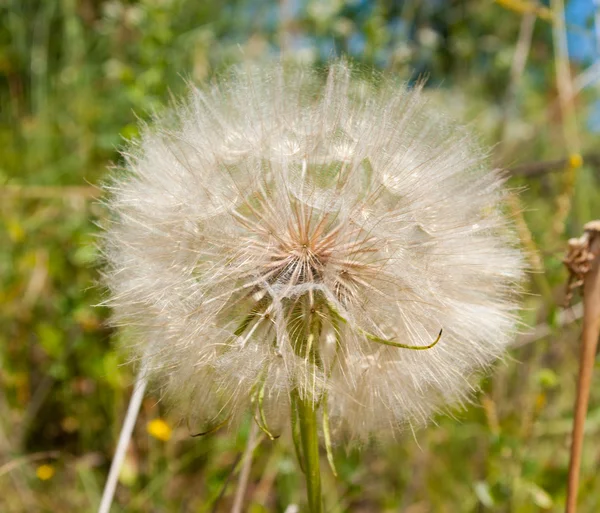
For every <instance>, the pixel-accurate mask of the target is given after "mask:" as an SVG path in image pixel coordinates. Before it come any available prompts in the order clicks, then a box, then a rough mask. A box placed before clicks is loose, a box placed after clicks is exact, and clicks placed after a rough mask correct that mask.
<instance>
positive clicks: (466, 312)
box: [104, 63, 523, 438]
mask: <svg viewBox="0 0 600 513" xmlns="http://www.w3.org/2000/svg"><path fill="white" fill-rule="evenodd" d="M125 160H126V165H125V166H124V169H123V170H122V171H121V172H119V173H116V174H115V176H114V179H113V182H112V183H111V185H110V186H109V189H110V193H111V194H110V199H109V200H108V205H109V208H110V209H111V211H112V212H113V213H114V220H113V221H112V222H111V225H110V227H109V228H108V231H107V233H106V237H105V241H106V242H105V245H104V250H105V254H106V257H107V262H108V268H107V272H106V280H107V283H108V285H109V288H110V291H111V298H110V301H109V303H110V304H111V305H112V306H113V310H114V320H115V323H116V324H117V325H120V326H122V327H123V330H124V331H125V332H127V334H128V335H127V336H126V337H124V338H125V339H126V340H129V341H131V344H130V345H131V348H132V351H133V354H134V355H137V356H138V357H140V358H144V359H145V360H146V362H147V363H146V368H147V369H148V372H149V374H150V375H151V376H153V377H155V378H156V380H157V382H158V383H160V384H161V385H162V386H163V387H164V389H165V391H166V392H167V394H168V395H169V396H170V397H171V398H172V399H173V400H174V401H175V402H177V403H178V404H179V405H180V407H181V408H182V411H183V412H184V414H185V415H187V416H191V417H194V418H198V419H202V421H203V422H205V423H206V424H210V423H211V422H212V423H218V422H220V421H223V419H228V418H231V419H235V418H239V417H240V416H241V415H243V414H244V413H245V412H247V411H249V410H254V411H256V408H257V404H259V405H260V406H259V407H260V414H261V415H264V416H265V417H266V418H268V420H269V423H271V422H272V423H273V424H274V425H277V424H280V423H282V422H284V421H285V419H286V412H288V411H289V397H290V393H291V391H293V390H295V391H297V392H298V393H300V395H302V396H309V397H312V398H313V399H314V401H315V403H318V404H322V403H323V402H324V401H326V407H327V408H328V410H329V417H330V423H331V427H332V430H334V431H339V432H342V433H346V434H348V435H349V436H352V437H356V438H366V437H368V436H370V435H382V434H384V433H388V432H394V431H395V430H397V429H398V428H401V427H402V426H403V425H405V424H406V423H413V424H418V423H422V422H426V421H427V420H428V419H429V418H430V417H431V415H432V414H434V413H436V412H437V411H439V410H440V409H443V408H444V406H445V405H446V404H451V403H456V402H457V401H461V400H464V399H465V398H467V397H468V395H469V393H470V391H471V386H472V380H471V379H470V378H471V377H472V376H473V375H474V374H476V373H477V372H478V371H479V370H481V369H482V368H485V367H486V366H487V365H488V364H489V363H490V362H492V361H493V360H494V359H496V358H497V357H498V356H499V355H501V354H502V352H503V350H504V349H505V348H506V346H507V345H508V344H509V343H510V341H511V339H512V336H513V334H514V331H515V323H516V318H515V312H516V309H517V303H516V296H515V290H516V288H517V284H518V283H519V281H520V279H521V275H522V267H523V263H522V258H521V254H520V252H519V250H518V249H516V247H515V243H514V240H513V235H512V232H511V230H510V225H509V223H508V222H507V220H506V218H505V217H504V215H503V213H502V206H501V205H502V199H503V197H504V194H505V193H504V190H503V180H502V178H501V176H500V174H499V173H498V172H496V171H493V170H490V169H489V167H488V164H487V161H486V155H485V152H483V151H482V150H481V149H480V148H479V147H478V145H477V144H476V142H475V141H474V140H473V138H472V137H471V136H470V135H469V134H468V133H467V132H466V131H465V130H464V129H462V128H460V127H457V126H454V125H453V124H452V123H450V122H448V121H447V120H445V119H444V118H443V116H442V115H440V114H439V113H438V112H437V111H436V110H434V109H432V108H430V107H429V106H428V104H427V100H426V97H425V94H424V93H423V91H422V88H421V87H416V88H413V89H408V88H407V87H406V86H402V85H400V84H398V83H397V82H396V81H394V80H392V79H391V78H386V77H372V80H367V79H365V78H360V77H358V76H357V75H356V74H355V73H354V71H353V70H352V69H351V68H350V67H349V66H348V65H346V64H345V63H334V64H332V65H331V68H330V70H329V72H328V74H327V76H326V77H325V79H323V78H322V77H321V75H320V74H319V73H315V72H312V71H309V70H307V69H302V68H299V69H289V70H288V69H285V68H284V67H282V66H272V67H268V68H266V69H265V68H262V69H260V68H246V69H237V70H236V71H234V72H232V73H231V75H230V76H228V77H226V78H223V79H222V80H221V81H219V82H217V83H216V84H214V85H212V86H209V87H206V88H203V89H195V88H194V89H193V90H192V91H191V92H190V95H189V98H188V99H187V100H186V101H185V102H183V103H182V104H181V105H179V106H178V107H176V108H175V109H174V111H173V112H172V113H171V114H170V116H169V117H168V118H165V119H159V120H157V121H156V122H155V124H154V125H152V126H150V127H147V128H145V130H144V131H143V135H142V137H141V139H140V140H139V141H138V142H137V143H134V144H133V145H132V146H131V147H130V148H129V150H128V151H127V152H126V153H125ZM440 330H443V335H442V338H441V339H440V341H439V343H437V344H435V345H434V346H433V347H431V348H430V349H427V350H414V349H405V348H399V347H395V346H397V345H398V344H403V345H405V346H418V347H423V346H428V345H431V343H432V341H434V340H436V337H437V336H438V333H439V332H440ZM198 421H200V420H198Z"/></svg>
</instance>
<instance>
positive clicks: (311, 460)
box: [295, 395, 322, 513]
mask: <svg viewBox="0 0 600 513" xmlns="http://www.w3.org/2000/svg"><path fill="white" fill-rule="evenodd" d="M295 401H296V409H297V412H298V425H299V431H300V440H301V444H302V455H300V454H299V455H298V457H299V458H300V457H301V458H302V459H303V467H304V474H305V476H306V492H307V495H308V509H309V511H310V513H321V511H322V508H321V469H320V466H319V433H318V423H317V405H316V404H314V403H313V401H312V400H311V399H310V398H304V399H303V398H301V397H299V396H298V395H296V398H295Z"/></svg>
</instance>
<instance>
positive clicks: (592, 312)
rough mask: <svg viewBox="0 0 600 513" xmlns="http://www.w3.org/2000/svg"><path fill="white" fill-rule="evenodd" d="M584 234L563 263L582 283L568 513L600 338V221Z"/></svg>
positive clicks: (574, 505)
mask: <svg viewBox="0 0 600 513" xmlns="http://www.w3.org/2000/svg"><path fill="white" fill-rule="evenodd" d="M585 230H586V232H585V234H584V236H583V237H582V238H581V239H574V240H571V241H570V252H569V256H568V257H567V259H566V262H565V263H566V264H567V266H569V269H570V270H571V272H572V273H573V274H574V275H575V276H576V277H577V278H582V279H583V296H584V297H583V312H584V313H583V333H582V338H581V353H580V368H579V378H578V383H577V399H576V402H575V414H574V418H573V432H572V441H571V459H570V463H569V481H568V487H567V506H566V512H567V513H575V512H576V511H577V489H578V487H579V471H580V466H581V453H582V448H583V436H584V426H585V418H586V415H587V409H588V402H589V397H590V387H591V382H592V372H593V369H594V360H595V356H596V349H597V347H598V336H599V335H600V221H594V222H592V223H588V224H587V225H586V226H585ZM578 265H579V266H580V267H579V268H578V267H577V266H578ZM578 269H579V270H578Z"/></svg>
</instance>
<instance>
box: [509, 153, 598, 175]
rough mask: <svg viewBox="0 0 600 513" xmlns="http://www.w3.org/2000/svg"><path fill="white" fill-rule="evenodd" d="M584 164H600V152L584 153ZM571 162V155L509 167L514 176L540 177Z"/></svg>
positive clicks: (559, 169) (563, 167) (560, 169)
mask: <svg viewBox="0 0 600 513" xmlns="http://www.w3.org/2000/svg"><path fill="white" fill-rule="evenodd" d="M582 161H583V164H591V165H593V166H600V154H599V153H590V154H587V155H583V157H582ZM570 162H571V158H570V157H566V158H563V159H556V160H548V161H545V162H530V163H528V164H521V165H519V166H515V167H512V168H510V169H508V170H507V171H508V173H509V174H510V175H512V176H526V177H531V178H532V177H538V176H541V175H545V174H546V173H549V172H552V171H563V170H564V169H565V168H566V167H568V166H569V164H570Z"/></svg>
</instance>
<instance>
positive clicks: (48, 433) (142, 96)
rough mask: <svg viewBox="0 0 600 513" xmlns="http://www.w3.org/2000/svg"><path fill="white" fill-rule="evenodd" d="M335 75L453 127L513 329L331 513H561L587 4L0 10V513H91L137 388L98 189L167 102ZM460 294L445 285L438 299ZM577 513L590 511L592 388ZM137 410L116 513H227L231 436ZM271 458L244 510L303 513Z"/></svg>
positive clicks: (290, 471)
mask: <svg viewBox="0 0 600 513" xmlns="http://www.w3.org/2000/svg"><path fill="white" fill-rule="evenodd" d="M282 52H283V54H284V56H285V58H286V59H291V60H300V61H303V62H306V63H314V64H323V63H325V62H326V61H327V60H328V59H329V58H331V57H333V56H335V55H342V54H345V55H348V56H350V57H351V59H353V60H355V61H357V62H359V63H362V64H363V65H364V66H366V67H371V66H372V67H376V68H380V69H385V70H389V71H391V72H393V73H395V74H397V75H398V76H400V77H402V78H404V79H406V80H408V81H414V80H416V79H418V77H420V76H426V77H428V82H427V89H428V92H429V94H430V95H431V97H432V101H433V102H437V103H438V104H439V105H440V108H445V109H447V110H449V111H451V113H452V115H454V116H455V117H457V118H459V119H461V120H463V121H464V122H465V123H469V124H470V125H471V126H472V128H473V130H475V131H477V132H478V133H479V134H480V135H481V137H482V139H483V140H484V141H485V142H486V143H488V144H489V145H490V148H491V154H490V158H491V159H492V161H493V162H494V163H495V165H497V166H501V167H504V168H507V169H509V170H510V173H511V178H510V180H509V184H510V186H511V187H512V188H513V189H515V190H518V191H520V195H519V197H516V196H515V197H513V198H512V199H511V200H510V201H509V202H508V203H509V204H508V206H507V208H508V209H509V211H510V214H511V216H513V218H514V219H515V223H516V226H517V229H518V232H519V236H520V238H521V240H522V243H523V246H524V248H525V249H526V251H527V254H528V261H529V264H530V267H531V268H532V270H533V272H532V273H531V275H530V280H529V283H528V284H527V285H526V286H527V290H528V294H526V295H525V299H524V303H525V305H524V309H523V314H522V315H523V321H524V323H525V325H526V326H528V327H530V328H529V329H524V334H523V335H522V336H520V337H519V339H518V340H517V341H516V343H515V347H514V348H513V349H512V350H511V352H510V354H509V356H508V358H507V359H506V360H505V361H504V362H502V363H499V364H498V365H497V366H496V367H495V368H494V370H493V373H492V375H491V376H490V377H489V378H488V379H487V380H485V381H484V382H483V384H482V390H481V391H480V392H478V393H477V394H476V395H475V396H474V401H473V404H472V405H471V406H469V407H468V408H467V409H465V410H459V411H457V412H456V414H455V418H439V419H437V423H436V424H433V425H431V426H430V427H429V428H427V429H425V430H421V431H419V432H416V433H411V432H407V433H405V434H402V435H400V436H398V439H397V442H396V443H395V444H391V445H385V446H382V445H377V444H372V445H370V446H368V447H364V448H362V450H360V451H359V450H357V449H351V450H345V449H343V448H339V449H337V450H336V453H335V456H336V461H337V466H338V470H339V473H340V476H339V478H338V479H335V478H334V477H333V476H332V475H331V473H330V471H329V470H328V468H327V465H326V463H325V461H324V465H323V468H324V487H325V501H326V504H327V512H328V513H329V512H331V513H334V512H346V511H350V512H365V513H366V512H394V511H403V512H406V513H427V512H449V513H450V512H451V513H462V512H488V511H489V512H515V513H529V512H539V511H557V512H558V511H562V510H563V507H564V500H565V492H566V485H565V483H566V476H567V465H568V447H569V433H570V426H571V421H572V405H573V402H574V397H575V383H576V373H577V355H578V336H579V331H580V323H579V321H578V320H577V316H578V313H579V309H578V306H577V303H578V302H579V301H580V298H579V297H578V295H577V294H575V296H574V298H573V300H572V303H573V305H574V307H573V308H571V309H568V310H563V309H562V303H563V300H564V296H565V284H566V280H567V274H566V271H565V270H564V269H563V265H562V263H561V258H562V256H563V254H564V251H565V248H566V241H567V240H568V238H569V237H573V236H578V235H579V234H580V233H581V230H582V226H583V224H584V223H585V222H587V221H589V220H592V219H595V218H598V217H600V188H599V184H598V182H599V178H600V3H599V2H598V1H597V0H565V3H564V4H563V0H553V1H552V2H551V3H548V2H536V1H535V0H497V1H492V0H447V1H444V0H405V1H399V0H398V1H394V0H377V1H367V0H351V1H347V2H343V1H341V0H331V1H325V0H282V1H280V2H276V1H266V0H202V1H199V0H139V1H135V0H128V1H126V0H0V109H1V113H0V116H1V117H0V122H1V124H0V216H1V218H0V511H2V512H7V513H8V512H15V513H17V512H18V513H21V512H46V511H48V512H63V511H64V512H70V511H76V512H88V511H89V512H93V511H95V510H96V508H97V507H98V504H99V500H100V494H101V492H102V487H103V485H104V481H105V479H106V475H107V472H108V468H109V464H110V458H111V456H112V454H113V452H114V449H115V445H116V440H117V437H118V433H119V429H120V426H121V422H122V420H123V417H124V413H125V409H126V407H127V402H128V399H129V396H130V394H131V390H132V384H133V381H134V370H133V369H132V368H131V367H130V366H129V365H127V364H126V359H125V357H124V356H123V355H121V354H120V353H119V351H118V350H117V344H116V343H115V340H114V336H113V333H112V332H111V329H110V328H109V327H108V325H107V318H108V314H109V312H108V311H107V310H106V309H105V308H102V307H97V306H94V305H97V304H98V303H100V302H101V301H102V298H103V293H104V292H103V290H102V288H101V287H100V286H98V284H97V283H98V279H99V259H98V252H97V250H96V248H95V245H96V242H97V237H98V234H99V232H100V230H99V228H98V227H97V224H98V222H101V220H102V219H103V217H104V216H105V215H106V212H105V211H104V209H103V206H102V205H101V203H99V201H98V200H99V197H100V195H101V192H100V190H99V188H98V184H100V183H102V180H103V179H104V178H105V176H106V173H107V166H110V165H112V164H115V163H118V162H119V154H118V149H119V148H120V147H122V146H123V145H124V143H125V141H126V140H127V139H130V138H133V137H135V136H136V135H137V133H138V129H137V126H138V121H139V120H140V119H142V120H146V119H149V118H151V116H152V114H153V113H156V112H160V111H161V110H162V109H164V108H165V106H167V105H168V103H169V101H170V100H169V99H170V97H171V95H174V96H177V95H179V94H180V93H182V92H183V91H184V90H185V87H186V85H185V81H186V80H191V81H195V82H201V81H205V80H210V78H211V77H212V76H214V75H215V73H219V72H220V71H222V70H224V69H225V68H226V67H228V66H230V65H232V64H235V63H236V62H241V61H244V60H261V59H273V58H277V57H278V56H279V55H280V54H281V53H282ZM457 286H460V284H457ZM597 370H598V372H597V375H596V384H595V385H594V389H593V391H592V400H591V404H590V411H589V417H588V425H587V432H586V436H587V438H586V442H585V444H586V445H585V451H584V459H583V467H582V483H581V490H580V504H581V505H580V511H581V512H582V513H594V512H598V511H600V472H598V469H599V468H600V369H597ZM248 426H249V424H245V425H244V426H243V428H242V429H241V431H240V432H231V431H227V430H226V429H225V430H222V431H220V432H218V433H216V434H214V435H211V436H206V437H199V438H192V437H191V436H190V435H191V434H192V433H193V432H194V431H195V427H194V426H186V425H185V423H181V422H179V421H178V420H177V419H175V418H171V417H170V416H169V413H168V410H167V409H165V408H164V406H163V405H162V404H161V402H160V398H159V397H153V396H150V395H149V396H147V397H146V399H145V400H144V403H143V406H142V411H141V413H140V417H139V419H138V422H137V425H136V428H135V431H134V437H133V442H132V444H131V446H130V448H129V450H128V453H127V458H126V462H125V466H124V468H123V471H122V474H121V478H120V482H119V487H118V491H117V496H116V502H115V505H114V507H113V511H115V512H118V511H123V512H125V511H127V512H211V511H214V512H217V511H229V510H230V508H231V503H232V497H233V495H234V493H235V488H236V482H237V477H238V472H239V465H238V462H239V455H240V453H241V452H242V451H243V450H244V447H245V444H246V440H247V437H248V429H249V428H248ZM303 487H304V484H303V477H302V475H301V474H300V472H299V470H298V467H297V464H296V461H295V457H294V453H293V450H292V449H291V444H290V441H289V437H288V436H287V435H286V434H284V436H282V438H280V439H279V440H277V441H276V442H270V441H268V440H263V441H262V442H261V444H260V446H259V447H258V448H257V449H256V452H255V462H254V465H253V467H252V471H251V476H250V484H249V487H248V492H247V496H246V497H247V498H246V508H247V509H246V510H247V511H249V512H251V513H258V512H267V511H268V512H284V511H287V512H288V513H292V512H293V511H298V509H294V508H295V506H294V505H298V507H299V508H300V509H299V510H300V511H302V508H303V504H304V502H303V501H304V498H303V497H304V489H303Z"/></svg>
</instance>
